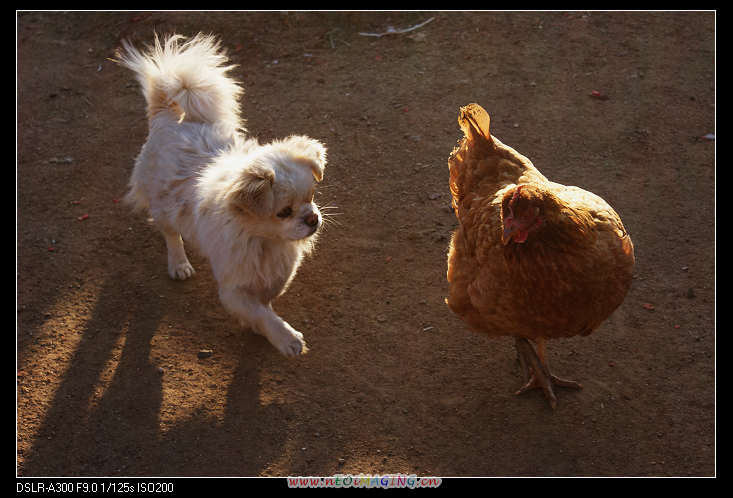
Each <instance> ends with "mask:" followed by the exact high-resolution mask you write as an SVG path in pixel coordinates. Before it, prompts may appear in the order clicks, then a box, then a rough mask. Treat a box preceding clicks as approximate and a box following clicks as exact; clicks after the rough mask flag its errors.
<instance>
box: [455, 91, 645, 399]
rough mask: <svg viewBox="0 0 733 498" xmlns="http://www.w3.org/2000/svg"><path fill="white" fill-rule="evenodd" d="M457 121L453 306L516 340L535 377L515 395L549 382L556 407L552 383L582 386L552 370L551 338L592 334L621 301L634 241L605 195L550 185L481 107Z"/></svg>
mask: <svg viewBox="0 0 733 498" xmlns="http://www.w3.org/2000/svg"><path fill="white" fill-rule="evenodd" d="M458 123H459V125H460V127H461V129H462V130H463V133H464V138H463V139H462V140H461V141H460V143H459V145H458V147H457V148H456V149H454V150H453V152H452V154H451V156H450V159H449V160H448V167H449V170H450V189H451V195H452V206H453V209H454V211H455V214H456V216H457V218H458V221H459V226H458V228H457V229H456V231H455V232H454V233H453V237H452V239H451V243H450V249H449V253H448V282H449V287H450V291H449V297H448V298H447V299H446V303H447V304H448V306H449V307H450V309H451V310H453V312H455V313H456V314H457V315H458V316H460V317H461V318H462V319H463V320H464V321H465V322H466V323H467V324H468V325H469V326H470V327H471V328H472V329H473V330H475V331H478V332H483V333H486V334H489V335H491V336H500V335H508V336H514V337H515V344H516V348H517V352H518V355H519V359H520V362H521V364H522V367H523V369H524V372H525V375H526V377H527V382H526V384H525V385H524V387H522V388H521V389H520V390H519V391H517V394H519V393H522V392H525V391H527V390H529V389H532V388H535V387H539V388H542V390H543V391H544V393H545V396H546V397H547V399H548V401H549V403H550V405H551V406H552V407H553V408H555V406H556V403H557V398H556V396H555V393H554V389H553V386H557V385H559V386H564V387H573V388H580V387H581V385H580V384H578V383H577V382H573V381H567V380H563V379H560V378H558V377H555V376H554V375H552V374H551V373H550V369H549V367H548V363H547V356H546V354H545V340H546V339H552V338H555V337H570V336H576V335H588V334H590V333H591V332H593V331H594V330H595V329H597V328H598V326H599V325H600V324H601V323H602V322H603V321H604V320H605V319H606V318H608V316H609V315H610V314H611V313H612V312H613V311H614V310H615V309H616V308H617V307H618V306H619V305H620V304H621V303H622V302H623V300H624V297H625V296H626V293H627V291H628V290H629V286H630V284H631V277H632V268H633V266H634V247H633V244H632V243H631V238H630V237H629V234H628V233H627V232H626V229H625V228H624V225H623V223H621V218H620V217H619V215H618V214H617V213H616V211H614V210H613V208H611V206H609V205H608V204H607V203H606V201H604V200H603V199H601V198H600V197H599V196H597V195H595V194H593V193H591V192H587V191H585V190H582V189H580V188H578V187H568V186H565V185H561V184H559V183H554V182H551V181H549V180H548V179H547V178H545V177H544V176H543V175H542V173H540V172H539V171H538V170H537V169H536V168H535V167H534V166H533V165H532V163H531V161H530V160H529V159H527V158H526V157H524V156H523V155H521V154H519V153H518V152H517V151H515V150H514V149H512V148H511V147H508V146H506V145H504V144H503V143H501V142H500V141H499V140H498V139H497V138H496V137H493V136H492V135H491V134H490V133H489V115H488V114H487V113H486V111H485V110H484V109H483V108H482V107H481V106H479V105H478V104H469V105H467V106H466V107H463V108H461V110H460V114H459V117H458ZM530 340H531V341H533V342H534V343H536V344H537V351H535V349H534V348H533V347H532V345H531V343H530V342H529V341H530Z"/></svg>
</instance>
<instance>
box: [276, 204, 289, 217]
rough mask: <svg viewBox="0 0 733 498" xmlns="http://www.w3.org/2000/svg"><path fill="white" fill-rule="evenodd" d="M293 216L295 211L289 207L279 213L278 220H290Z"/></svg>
mask: <svg viewBox="0 0 733 498" xmlns="http://www.w3.org/2000/svg"><path fill="white" fill-rule="evenodd" d="M291 214H293V209H292V208H291V207H290V206H288V207H286V208H284V209H282V210H281V211H280V212H279V213H277V217H278V218H289V217H290V215H291Z"/></svg>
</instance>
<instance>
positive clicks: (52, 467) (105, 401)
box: [18, 275, 284, 476]
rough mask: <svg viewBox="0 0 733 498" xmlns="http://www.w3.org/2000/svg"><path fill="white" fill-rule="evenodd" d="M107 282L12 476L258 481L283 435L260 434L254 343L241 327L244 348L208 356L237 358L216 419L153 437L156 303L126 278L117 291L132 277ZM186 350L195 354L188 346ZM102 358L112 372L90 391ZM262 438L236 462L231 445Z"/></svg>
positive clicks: (195, 416)
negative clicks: (262, 445) (226, 477)
mask: <svg viewBox="0 0 733 498" xmlns="http://www.w3.org/2000/svg"><path fill="white" fill-rule="evenodd" d="M114 277H115V278H110V279H109V280H108V281H107V282H106V284H105V285H104V286H103V287H102V289H101V290H100V292H99V295H98V296H97V301H96V305H95V308H94V310H93V313H92V314H91V317H90V319H89V321H88V322H87V323H86V324H85V326H84V329H83V330H82V331H79V332H80V333H81V334H82V338H81V340H80V343H79V344H78V346H77V348H76V350H75V352H74V353H73V357H72V359H71V360H70V362H69V364H68V368H67V369H66V371H65V373H64V374H63V377H62V379H61V382H60V384H59V386H58V388H57V389H56V391H55V393H54V395H53V397H52V399H51V401H50V404H49V408H48V410H47V411H46V412H45V416H44V419H43V422H42V423H41V425H40V428H39V430H38V431H37V433H36V434H35V438H34V441H33V443H32V446H31V448H30V450H29V451H27V452H26V454H25V455H24V462H23V464H22V466H21V468H20V470H19V475H23V476H116V475H127V476H222V475H231V476H257V475H259V474H260V473H261V471H262V470H263V469H264V468H266V466H267V464H268V463H269V462H271V461H272V460H274V459H276V458H277V457H278V456H279V453H280V450H281V447H282V442H283V441H282V438H284V435H280V432H278V431H270V430H269V428H268V421H269V419H270V417H268V413H267V412H268V409H269V408H268V407H267V406H264V407H263V406H261V405H260V403H259V393H258V382H259V377H260V372H259V367H258V366H257V362H253V361H251V359H252V358H251V357H250V356H249V355H257V354H268V353H267V351H268V348H269V349H271V347H269V345H268V344H267V343H266V341H264V340H263V339H262V338H261V337H259V336H254V334H251V335H250V334H247V333H246V331H242V333H243V334H245V337H248V338H247V339H244V340H245V341H247V342H246V349H247V351H243V350H238V349H233V350H232V351H229V352H228V353H227V352H221V353H218V354H231V355H235V356H239V358H238V360H235V361H238V363H237V365H238V367H237V368H236V371H235V373H234V377H233V379H232V381H231V384H230V386H229V390H228V392H227V394H226V396H227V398H226V401H225V403H226V407H225V410H224V415H223V417H221V416H220V418H219V419H215V418H214V417H213V416H212V415H209V414H207V413H206V412H205V411H202V412H198V413H197V412H194V413H191V414H188V415H187V416H185V417H184V418H183V420H182V421H176V422H173V425H170V424H169V425H168V428H167V430H165V431H164V432H163V431H161V428H160V427H161V423H160V410H161V405H162V399H163V393H162V387H163V375H165V373H161V371H160V370H159V367H158V366H156V365H154V364H153V363H151V361H150V353H151V341H152V340H153V338H154V335H155V333H156V330H158V328H159V326H160V322H161V320H162V319H163V317H164V316H165V315H166V307H165V306H166V305H165V303H161V299H159V297H160V296H158V295H156V291H155V290H154V289H149V288H145V287H144V286H136V285H135V284H134V283H133V282H128V283H129V284H130V285H126V282H125V280H124V279H125V278H128V279H131V278H133V277H129V276H124V275H115V276H114ZM120 279H122V280H120ZM178 284H179V285H185V284H180V283H178ZM171 292H173V291H171ZM132 294H134V297H133V296H132ZM200 306H203V305H200ZM191 312H192V313H194V312H195V309H194V308H192V309H191ZM222 313H224V311H223V309H222ZM30 332H31V333H33V332H35V331H30ZM237 344H240V342H239V341H237ZM192 349H193V350H192V354H193V355H195V354H196V350H195V346H194V345H192ZM270 354H271V353H270ZM248 358H249V361H248ZM111 360H116V361H117V365H116V368H115V369H114V373H112V374H111V378H110V379H107V381H106V382H105V383H104V384H106V386H102V387H100V379H101V378H102V377H104V376H105V375H106V376H107V377H110V375H109V373H105V372H109V368H110V367H109V365H110V361H111ZM172 368H175V365H174V366H173V367H172ZM18 415H19V417H22V416H23V414H22V413H19V414H18ZM263 433H264V434H266V435H267V438H268V444H267V445H266V448H262V449H261V450H260V451H258V452H247V454H248V455H251V454H256V455H257V458H255V459H252V458H244V456H243V455H242V454H241V448H243V447H246V446H251V445H252V443H253V442H252V441H249V440H248V435H250V436H257V435H262V434H263ZM255 439H256V438H255ZM240 456H241V458H240Z"/></svg>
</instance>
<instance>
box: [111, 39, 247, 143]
mask: <svg viewBox="0 0 733 498" xmlns="http://www.w3.org/2000/svg"><path fill="white" fill-rule="evenodd" d="M115 56H116V62H117V63H119V64H120V65H122V66H124V67H127V68H129V69H131V70H132V71H133V72H134V73H135V74H136V77H137V80H138V81H139V82H140V85H141V86H142V90H143V95H144V96H145V100H146V102H147V109H148V118H149V119H151V120H152V119H153V117H155V116H156V115H157V114H158V113H161V112H171V113H173V114H174V115H175V116H176V117H177V118H178V119H181V120H185V121H192V122H202V123H212V124H213V123H218V124H222V125H229V126H232V127H233V128H235V129H236V128H241V126H242V123H241V118H240V116H239V105H238V99H239V97H240V96H241V94H242V88H241V86H240V85H239V83H237V82H236V81H234V80H233V79H232V78H230V77H229V76H227V73H228V72H229V71H230V70H232V69H233V68H234V67H235V66H233V65H229V64H228V62H229V61H228V58H227V56H226V55H225V54H224V52H223V51H222V50H221V44H220V42H219V41H218V40H217V39H216V37H214V36H213V35H204V34H202V33H199V34H197V35H196V36H194V37H193V38H189V39H186V38H185V37H184V36H182V35H175V34H174V35H168V36H167V37H165V39H164V40H163V41H162V42H161V40H160V38H159V37H158V35H157V34H156V35H155V41H154V43H153V45H152V46H148V47H147V50H146V51H145V52H141V51H140V50H138V49H137V48H135V47H134V46H133V45H132V44H131V43H130V42H129V41H127V40H124V41H123V42H122V49H121V50H118V51H117V52H116V54H115Z"/></svg>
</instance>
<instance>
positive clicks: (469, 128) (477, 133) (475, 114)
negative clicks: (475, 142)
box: [458, 103, 492, 142]
mask: <svg viewBox="0 0 733 498" xmlns="http://www.w3.org/2000/svg"><path fill="white" fill-rule="evenodd" d="M490 122H491V120H490V118H489V113H487V112H486V110H485V109H484V108H483V107H481V106H480V105H478V104H475V103H473V104H468V105H467V106H465V107H461V110H460V112H459V113H458V124H459V125H460V127H461V129H462V130H463V133H464V134H465V135H466V138H468V139H471V138H473V139H477V138H482V139H484V140H487V141H489V142H491V141H492V140H491V133H490V132H489V123H490Z"/></svg>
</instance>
